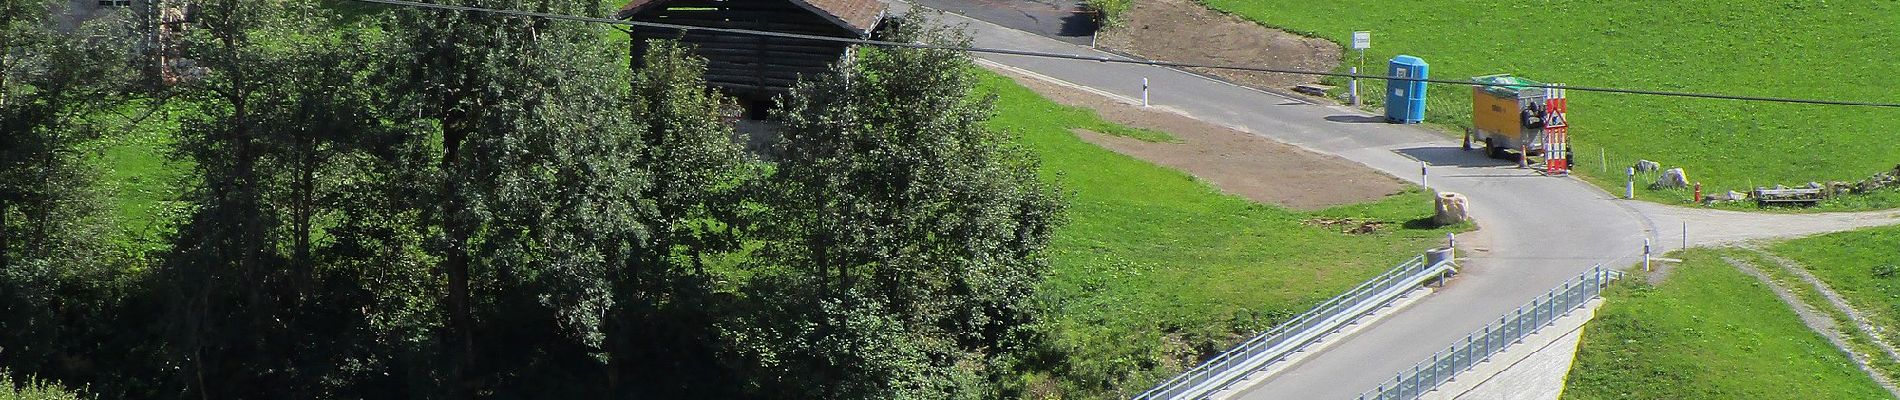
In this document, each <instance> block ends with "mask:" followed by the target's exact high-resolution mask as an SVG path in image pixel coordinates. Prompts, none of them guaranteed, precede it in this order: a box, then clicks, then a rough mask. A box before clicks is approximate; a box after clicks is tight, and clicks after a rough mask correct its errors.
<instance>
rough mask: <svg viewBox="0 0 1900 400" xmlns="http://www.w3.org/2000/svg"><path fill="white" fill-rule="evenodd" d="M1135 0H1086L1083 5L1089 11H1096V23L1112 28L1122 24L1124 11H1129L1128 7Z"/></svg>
mask: <svg viewBox="0 0 1900 400" xmlns="http://www.w3.org/2000/svg"><path fill="white" fill-rule="evenodd" d="M1133 1H1134V0H1086V1H1084V2H1083V3H1082V6H1083V7H1085V8H1087V9H1088V11H1089V12H1092V13H1095V17H1094V18H1095V24H1096V25H1100V26H1101V27H1102V28H1112V27H1118V26H1121V25H1122V22H1123V21H1122V12H1124V11H1128V7H1129V6H1130V5H1131V4H1132V3H1133Z"/></svg>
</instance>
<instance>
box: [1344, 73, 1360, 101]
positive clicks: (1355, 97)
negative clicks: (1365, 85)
mask: <svg viewBox="0 0 1900 400" xmlns="http://www.w3.org/2000/svg"><path fill="white" fill-rule="evenodd" d="M1346 98H1347V99H1350V100H1348V101H1349V102H1351V103H1352V106H1353V107H1358V106H1359V67H1352V82H1350V83H1347V84H1346Z"/></svg>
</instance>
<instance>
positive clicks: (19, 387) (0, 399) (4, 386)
mask: <svg viewBox="0 0 1900 400" xmlns="http://www.w3.org/2000/svg"><path fill="white" fill-rule="evenodd" d="M82 398H86V397H82V396H80V395H79V394H78V393H75V392H72V391H68V390H66V388H62V387H60V386H59V383H58V382H53V381H50V380H39V379H35V378H33V377H31V376H29V377H27V378H26V380H24V381H19V382H15V381H14V380H13V377H12V376H10V375H9V374H7V373H6V372H4V371H0V400H79V399H82Z"/></svg>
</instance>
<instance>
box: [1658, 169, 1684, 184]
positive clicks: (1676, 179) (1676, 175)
mask: <svg viewBox="0 0 1900 400" xmlns="http://www.w3.org/2000/svg"><path fill="white" fill-rule="evenodd" d="M1688 186H1689V173H1688V172H1685V171H1683V170H1682V168H1670V169H1669V170H1667V171H1663V173H1662V175H1661V176H1657V177H1656V185H1655V187H1658V188H1682V187H1688Z"/></svg>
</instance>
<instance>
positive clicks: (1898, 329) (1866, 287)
mask: <svg viewBox="0 0 1900 400" xmlns="http://www.w3.org/2000/svg"><path fill="white" fill-rule="evenodd" d="M1768 250H1769V251H1771V252H1773V253H1775V254H1778V255H1781V256H1783V257H1786V258H1788V259H1791V260H1793V261H1795V262H1796V263H1799V264H1800V265H1801V267H1802V268H1806V269H1807V270H1808V271H1809V272H1811V273H1813V274H1814V276H1815V278H1819V279H1820V280H1821V281H1822V282H1825V283H1827V285H1828V287H1831V288H1833V289H1834V291H1835V292H1836V293H1839V294H1840V295H1841V297H1842V298H1843V299H1845V300H1846V301H1847V303H1848V304H1849V305H1851V306H1853V307H1854V308H1855V309H1856V310H1859V311H1860V312H1861V313H1862V314H1863V315H1866V316H1867V319H1868V320H1869V321H1870V322H1872V323H1873V324H1874V326H1875V327H1876V328H1879V330H1880V332H1879V334H1880V335H1881V336H1882V337H1884V338H1886V339H1887V341H1889V342H1896V343H1900V226H1897V227H1882V228H1870V229H1862V230H1857V231H1851V232H1841V233H1834V234H1828V235H1821V236H1815V237H1810V238H1805V239H1796V240H1791V241H1787V242H1782V243H1779V244H1776V245H1774V246H1771V247H1769V248H1768Z"/></svg>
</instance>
